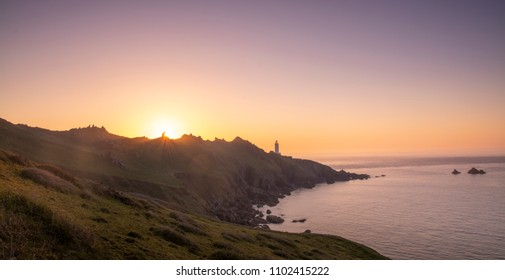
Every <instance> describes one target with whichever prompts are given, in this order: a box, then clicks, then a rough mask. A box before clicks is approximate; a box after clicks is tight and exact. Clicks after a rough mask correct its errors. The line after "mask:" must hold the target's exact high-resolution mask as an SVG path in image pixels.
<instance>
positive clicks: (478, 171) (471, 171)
mask: <svg viewBox="0 0 505 280" xmlns="http://www.w3.org/2000/svg"><path fill="white" fill-rule="evenodd" d="M468 174H486V171H484V170H482V169H480V170H479V169H477V168H475V167H472V169H470V170H468Z"/></svg>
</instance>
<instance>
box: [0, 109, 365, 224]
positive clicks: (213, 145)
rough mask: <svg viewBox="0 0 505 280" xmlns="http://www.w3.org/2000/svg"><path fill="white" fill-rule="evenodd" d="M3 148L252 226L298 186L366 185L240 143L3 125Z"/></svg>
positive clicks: (179, 206) (173, 204)
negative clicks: (259, 209) (264, 208)
mask: <svg viewBox="0 0 505 280" xmlns="http://www.w3.org/2000/svg"><path fill="white" fill-rule="evenodd" d="M0 132H1V134H2V138H1V139H0V148H2V149H5V150H8V151H12V152H14V153H17V154H20V155H22V156H25V157H27V158H29V159H32V160H36V161H39V162H46V163H49V164H53V165H57V166H59V167H61V168H64V169H66V170H67V171H69V172H72V173H73V174H76V175H77V176H80V177H84V178H88V179H89V180H93V181H96V182H97V183H100V184H103V185H106V186H108V187H110V188H113V189H117V190H120V191H126V192H129V193H132V194H135V195H140V196H143V197H151V198H152V199H156V200H159V201H164V202H165V203H167V205H169V206H170V207H173V208H175V209H180V210H182V211H187V212H192V213H198V214H205V215H210V216H215V217H218V218H219V219H221V220H225V221H229V222H234V223H239V224H250V223H251V219H252V218H253V217H254V215H255V211H254V210H253V207H252V205H253V204H268V205H274V204H276V203H278V201H279V198H282V197H284V196H285V195H288V194H289V193H290V192H291V191H293V190H295V189H297V188H312V187H314V186H315V185H316V184H319V183H333V182H335V181H347V180H352V179H367V178H368V175H364V174H353V173H347V172H345V171H336V170H333V169H332V168H330V167H328V166H325V165H322V164H319V163H317V162H314V161H310V160H302V159H293V158H291V157H286V156H281V155H278V154H275V153H266V152H265V151H263V150H262V149H259V148H258V147H256V146H255V145H253V144H252V143H250V142H249V141H246V140H243V139H241V138H238V137H237V138H236V139H234V140H233V141H230V142H227V141H224V140H218V139H216V140H215V141H205V140H203V139H202V138H200V137H195V136H192V135H184V136H183V137H182V138H180V139H175V140H172V139H168V138H158V139H153V140H149V139H147V138H126V137H121V136H117V135H113V134H110V133H108V132H107V131H106V130H105V128H97V127H94V126H93V127H88V128H85V129H77V130H76V129H73V130H70V131H57V132H56V131H50V130H45V129H40V128H32V127H29V126H26V125H13V124H11V123H9V122H7V121H5V120H1V119H0Z"/></svg>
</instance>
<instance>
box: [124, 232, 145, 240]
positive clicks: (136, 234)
mask: <svg viewBox="0 0 505 280" xmlns="http://www.w3.org/2000/svg"><path fill="white" fill-rule="evenodd" d="M126 235H128V236H130V237H133V238H137V239H144V238H143V237H142V235H140V234H139V233H136V232H134V231H130V232H128V234H126Z"/></svg>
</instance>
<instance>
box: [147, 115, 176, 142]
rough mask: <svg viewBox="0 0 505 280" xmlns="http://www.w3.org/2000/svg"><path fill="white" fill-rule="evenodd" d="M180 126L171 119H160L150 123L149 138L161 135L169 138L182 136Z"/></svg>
mask: <svg viewBox="0 0 505 280" xmlns="http://www.w3.org/2000/svg"><path fill="white" fill-rule="evenodd" d="M182 134H183V133H182V132H181V126H180V124H178V123H177V122H174V121H172V120H160V121H155V122H153V123H152V125H151V128H150V132H149V135H147V137H148V138H150V139H155V138H160V137H162V136H165V137H168V138H170V139H177V138H180V137H181V136H182Z"/></svg>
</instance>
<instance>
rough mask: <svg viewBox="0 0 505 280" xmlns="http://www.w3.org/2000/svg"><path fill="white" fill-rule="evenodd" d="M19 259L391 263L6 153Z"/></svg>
mask: <svg viewBox="0 0 505 280" xmlns="http://www.w3.org/2000/svg"><path fill="white" fill-rule="evenodd" d="M40 169H45V170H49V171H48V172H46V171H40ZM27 170H28V171H27ZM27 174H28V175H29V176H28V175H27ZM69 184H70V185H71V186H70V185H69ZM11 258H16V259H214V258H215V259H235V258H238V259H283V258H287V259H382V258H384V257H383V256H381V255H380V254H378V253H377V252H375V251H374V250H372V249H370V248H368V247H366V246H363V245H360V244H357V243H354V242H352V241H349V240H346V239H343V238H340V237H336V236H329V235H319V234H290V233H280V232H273V231H265V230H259V229H253V228H250V227H246V226H240V225H236V224H231V223H226V222H221V221H216V220H212V219H208V218H205V217H202V216H196V215H192V214H189V213H182V212H179V211H175V210H172V209H170V208H168V207H166V206H165V204H163V203H159V202H157V201H154V200H141V199H139V198H134V197H130V196H128V195H126V194H122V193H118V192H114V191H110V190H108V189H106V188H103V186H100V185H99V184H96V183H94V182H92V181H89V180H84V179H78V178H75V177H73V176H72V175H70V174H67V173H65V172H64V171H61V170H59V169H58V168H53V167H47V166H45V167H44V166H40V165H39V164H37V163H35V162H32V161H29V160H26V159H23V158H22V157H19V156H15V155H13V154H10V153H6V152H1V151H0V259H11Z"/></svg>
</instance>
